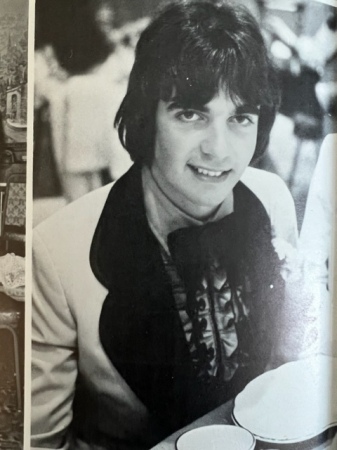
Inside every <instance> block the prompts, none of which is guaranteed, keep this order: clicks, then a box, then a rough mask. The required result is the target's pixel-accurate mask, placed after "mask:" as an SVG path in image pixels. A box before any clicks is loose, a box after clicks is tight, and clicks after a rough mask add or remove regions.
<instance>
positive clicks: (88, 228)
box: [34, 183, 114, 241]
mask: <svg viewBox="0 0 337 450" xmlns="http://www.w3.org/2000/svg"><path fill="white" fill-rule="evenodd" d="M113 184H114V183H109V184H107V185H106V186H103V187H102V188H99V189H96V190H94V191H92V192H90V193H89V194H86V195H84V196H83V197H81V198H79V199H78V200H76V201H74V202H72V203H70V204H68V205H67V206H65V207H64V208H62V209H60V210H59V211H57V212H56V213H55V214H53V215H52V216H50V217H49V218H48V219H46V220H44V221H43V222H41V223H40V224H39V225H37V227H35V229H34V234H35V235H39V236H40V237H42V238H48V239H49V238H50V236H51V235H52V236H53V239H54V240H55V241H58V240H60V239H63V240H64V239H66V238H67V237H69V238H71V236H77V237H78V238H79V239H84V238H85V237H86V235H88V234H89V235H93V233H94V231H95V229H96V226H97V223H98V220H99V218H100V215H101V213H102V210H103V208H104V205H105V202H106V200H107V197H108V195H109V192H110V190H111V188H112V186H113Z"/></svg>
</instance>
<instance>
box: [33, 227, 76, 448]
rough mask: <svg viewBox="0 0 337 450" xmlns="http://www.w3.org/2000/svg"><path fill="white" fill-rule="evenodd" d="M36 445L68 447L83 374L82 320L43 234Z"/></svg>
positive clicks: (36, 246) (36, 303)
mask: <svg viewBox="0 0 337 450" xmlns="http://www.w3.org/2000/svg"><path fill="white" fill-rule="evenodd" d="M32 317H33V320H32V345H33V349H32V412H31V423H32V429H31V433H32V446H33V447H38V448H43V447H47V448H63V449H66V448H67V438H68V428H69V425H70V423H71V420H72V401H73V396H74V391H75V382H76V377H77V359H76V352H75V348H76V325H75V322H74V319H73V317H72V314H71V312H70V310H69V307H68V305H67V301H66V298H65V295H64V292H63V288H62V285H61V282H60V279H59V277H58V274H57V272H56V270H55V267H54V265H53V261H52V259H51V258H50V255H49V252H48V249H47V248H46V246H45V244H44V242H43V241H42V239H40V237H39V235H38V233H35V237H34V243H33V312H32Z"/></svg>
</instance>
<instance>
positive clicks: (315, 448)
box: [151, 400, 337, 450]
mask: <svg viewBox="0 0 337 450" xmlns="http://www.w3.org/2000/svg"><path fill="white" fill-rule="evenodd" d="M233 403H234V402H233V400H230V401H229V402H227V403H224V404H223V405H221V406H219V407H218V408H216V409H214V410H213V411H211V412H210V413H208V414H206V415H205V416H203V417H201V418H200V419H197V420H196V421H195V422H192V423H191V424H190V425H187V426H186V427H184V428H182V429H181V430H179V431H176V432H175V433H173V434H172V435H171V436H168V437H167V438H166V439H164V440H163V441H162V442H160V443H159V444H157V445H156V446H155V447H153V448H152V449H151V450H176V446H175V443H176V441H177V439H178V438H179V436H181V435H182V434H183V433H185V432H186V431H188V430H192V429H194V428H199V427H202V426H206V425H214V424H222V425H223V424H230V425H233V421H232V419H231V414H232V410H233ZM335 434H336V429H335V430H330V431H329V432H327V433H325V434H324V435H321V436H320V437H319V438H318V439H313V440H311V441H307V442H305V443H301V444H296V445H282V446H276V445H274V444H273V445H272V444H259V443H257V445H256V447H255V450H260V449H261V450H262V449H266V450H267V449H268V450H274V449H275V450H278V449H284V450H337V434H336V439H335V440H334V443H333V447H330V445H331V441H332V438H333V437H334V435H335ZM205 450H208V449H205ZM224 450H225V449H224Z"/></svg>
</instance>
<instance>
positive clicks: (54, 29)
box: [35, 0, 112, 75]
mask: <svg viewBox="0 0 337 450" xmlns="http://www.w3.org/2000/svg"><path fill="white" fill-rule="evenodd" d="M99 5H100V2H98V1H97V0H36V6H35V10H36V20H35V48H37V49H38V48H41V47H43V46H44V45H48V44H51V45H52V46H53V49H54V51H55V55H56V57H57V60H58V62H59V63H60V65H61V67H63V68H64V69H66V70H67V72H69V73H70V74H71V75H75V74H80V73H84V72H86V71H88V70H90V69H91V68H93V67H94V66H96V65H97V64H100V63H102V62H103V61H104V60H105V59H106V58H107V57H108V55H109V54H110V53H111V51H112V49H111V46H110V45H109V44H108V42H107V40H106V39H105V37H104V35H103V33H102V32H101V31H100V29H99V27H98V24H97V21H96V19H95V15H96V13H97V8H98V7H99Z"/></svg>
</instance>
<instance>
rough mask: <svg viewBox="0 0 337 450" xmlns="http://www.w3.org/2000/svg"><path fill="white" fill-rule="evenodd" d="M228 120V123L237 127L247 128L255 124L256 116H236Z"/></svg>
mask: <svg viewBox="0 0 337 450" xmlns="http://www.w3.org/2000/svg"><path fill="white" fill-rule="evenodd" d="M229 120H230V122H232V123H236V124H238V125H242V126H249V125H251V124H254V123H255V122H256V120H257V116H256V117H255V116H253V115H247V114H238V115H236V116H233V117H231V118H230V119H229Z"/></svg>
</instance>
